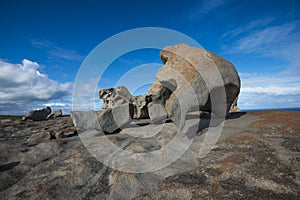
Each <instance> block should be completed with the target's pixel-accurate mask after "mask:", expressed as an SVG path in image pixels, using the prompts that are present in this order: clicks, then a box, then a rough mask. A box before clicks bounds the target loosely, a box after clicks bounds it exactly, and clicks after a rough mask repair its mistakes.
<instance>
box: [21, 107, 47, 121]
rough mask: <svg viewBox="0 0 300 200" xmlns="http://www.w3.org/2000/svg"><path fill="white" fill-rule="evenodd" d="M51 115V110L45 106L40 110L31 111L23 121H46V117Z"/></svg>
mask: <svg viewBox="0 0 300 200" xmlns="http://www.w3.org/2000/svg"><path fill="white" fill-rule="evenodd" d="M50 113H51V108H50V107H49V106H47V107H46V108H43V109H41V110H31V111H30V112H29V113H28V114H27V115H26V116H25V117H24V118H23V120H27V119H30V120H33V121H41V120H45V119H47V116H48V115H49V114H50Z"/></svg>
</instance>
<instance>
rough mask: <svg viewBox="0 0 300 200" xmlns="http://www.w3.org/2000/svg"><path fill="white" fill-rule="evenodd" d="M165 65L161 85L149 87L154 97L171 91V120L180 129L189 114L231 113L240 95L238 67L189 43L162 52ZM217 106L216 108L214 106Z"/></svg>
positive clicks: (159, 76) (168, 106)
mask: <svg viewBox="0 0 300 200" xmlns="http://www.w3.org/2000/svg"><path fill="white" fill-rule="evenodd" d="M160 56H161V60H162V61H163V63H164V65H163V67H162V68H160V69H159V71H158V72H157V74H156V78H157V79H158V81H159V83H160V84H161V85H162V86H160V85H159V83H157V82H155V83H154V84H153V85H152V86H150V88H149V92H150V94H152V92H151V91H153V90H156V91H154V93H153V95H154V96H157V93H161V92H160V90H162V89H163V88H168V89H169V90H171V91H172V94H171V95H170V96H167V95H166V96H165V97H166V98H167V99H165V98H163V97H160V98H162V99H164V101H165V109H166V111H167V113H168V117H169V118H170V119H171V120H172V121H173V122H174V123H175V124H176V125H177V126H179V127H182V126H183V125H184V118H185V114H186V113H187V112H189V111H198V110H201V111H209V112H213V113H215V114H217V115H219V116H225V115H227V114H228V112H229V110H230V107H231V105H232V103H233V102H234V100H235V99H236V98H237V96H238V94H239V92H240V78H239V75H238V73H237V71H236V69H235V67H234V66H233V65H232V64H231V63H230V62H228V61H226V60H225V59H223V58H221V57H219V56H218V55H216V54H214V53H212V52H209V51H207V50H204V49H200V48H195V47H190V46H187V45H185V44H179V45H175V46H169V47H165V48H164V49H163V50H162V51H161V53H160ZM212 105H213V106H212Z"/></svg>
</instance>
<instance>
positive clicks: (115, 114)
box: [71, 103, 133, 133]
mask: <svg viewBox="0 0 300 200" xmlns="http://www.w3.org/2000/svg"><path fill="white" fill-rule="evenodd" d="M132 117H133V105H132V104H129V103H124V104H121V105H119V106H114V107H113V108H112V109H111V108H110V109H109V108H107V109H104V110H100V111H73V112H71V118H72V120H73V123H74V125H75V126H76V127H78V128H81V129H87V130H98V131H103V132H104V133H114V132H116V131H117V130H119V129H122V128H124V127H126V126H127V125H129V124H130V123H131V121H132Z"/></svg>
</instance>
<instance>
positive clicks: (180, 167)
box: [0, 111, 300, 199]
mask: <svg viewBox="0 0 300 200" xmlns="http://www.w3.org/2000/svg"><path fill="white" fill-rule="evenodd" d="M197 116H198V115H194V114H192V113H189V114H188V117H187V123H189V121H190V120H193V118H194V117H197ZM209 121H210V119H209V117H204V116H202V117H201V122H202V123H201V124H200V126H199V130H198V131H197V134H195V135H194V139H193V144H192V145H191V146H190V148H189V149H188V150H187V151H186V152H185V153H184V154H183V155H182V156H181V157H179V158H178V159H177V160H176V161H175V162H174V163H172V164H171V165H169V166H166V167H164V168H163V169H160V170H157V171H153V172H147V173H129V172H122V171H118V170H115V169H112V168H110V167H108V166H106V165H104V164H103V163H102V162H100V161H98V160H97V159H96V158H95V157H94V156H93V155H92V154H91V153H90V152H89V151H88V149H87V146H84V145H83V143H82V140H81V139H80V138H79V136H80V134H79V136H78V135H77V134H76V129H75V127H74V126H73V124H72V120H71V118H70V117H69V116H63V117H59V118H53V119H49V120H45V121H31V120H27V121H21V120H18V119H17V120H14V119H10V120H0V199H299V198H300V194H299V188H300V160H299V157H300V144H299V141H300V138H299V137H300V135H299V132H300V126H299V124H300V112H293V111H262V112H253V113H251V112H250V113H234V114H232V115H231V116H230V117H229V118H227V119H226V121H225V125H224V128H223V131H222V135H221V137H220V139H219V140H218V142H217V143H216V145H215V146H214V147H213V149H212V151H211V152H210V153H209V154H208V155H207V156H206V157H205V158H202V159H199V157H198V153H199V148H200V147H201V145H202V143H203V140H204V136H205V135H206V134H207V131H208V129H207V127H208V124H209ZM137 123H138V122H137ZM155 127H156V125H154V126H153V125H149V126H139V127H128V128H126V129H123V130H122V131H121V132H120V133H117V134H113V135H106V136H105V135H103V134H101V133H102V132H101V131H95V130H87V131H86V132H84V133H81V134H91V133H93V134H94V135H95V136H93V137H91V138H90V139H88V141H87V142H89V143H90V146H88V147H89V148H93V149H94V150H95V151H98V152H103V151H104V149H103V146H102V145H101V144H102V143H100V142H101V141H102V139H103V138H107V139H108V140H109V141H111V142H112V143H113V144H114V145H116V146H118V147H120V148H121V149H124V150H126V151H128V152H131V153H132V154H133V155H134V154H136V153H149V152H155V151H158V150H160V149H163V148H164V147H166V145H168V144H169V143H170V142H171V141H172V139H173V138H174V136H175V135H174V133H176V130H177V129H178V128H177V127H176V126H175V125H174V123H171V122H167V123H165V124H164V127H163V129H161V130H160V131H159V132H157V134H155V135H153V136H151V137H150V134H153V130H154V128H155ZM50 132H52V135H58V134H59V133H62V132H63V133H64V135H65V136H66V137H63V138H59V139H49V137H48V136H49V134H50ZM133 133H134V134H135V136H131V135H132V134H133ZM36 134H40V135H39V136H38V135H36ZM43 135H44V136H47V137H43ZM137 136H139V137H137ZM142 136H144V137H142ZM80 137H81V136H80ZM29 139H30V140H29ZM33 140H35V143H31V142H32V141H33ZM104 141H106V140H103V142H104ZM179 147H180V146H178V148H179ZM114 153H117V152H114ZM137 158H138V157H137ZM157 159H159V158H157ZM134 164H135V163H132V165H134ZM154 164H155V163H154ZM141 167H147V166H141Z"/></svg>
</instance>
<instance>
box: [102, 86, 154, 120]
mask: <svg viewBox="0 0 300 200" xmlns="http://www.w3.org/2000/svg"><path fill="white" fill-rule="evenodd" d="M99 98H100V99H102V100H103V103H102V109H112V108H114V107H116V106H120V105H122V104H126V103H129V104H132V105H133V108H134V114H133V118H134V119H145V118H149V114H148V109H147V105H148V104H149V103H150V102H151V98H150V96H149V95H138V96H132V95H131V94H130V92H129V91H128V89H127V88H126V87H125V86H119V87H116V88H107V89H102V90H100V91H99Z"/></svg>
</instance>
